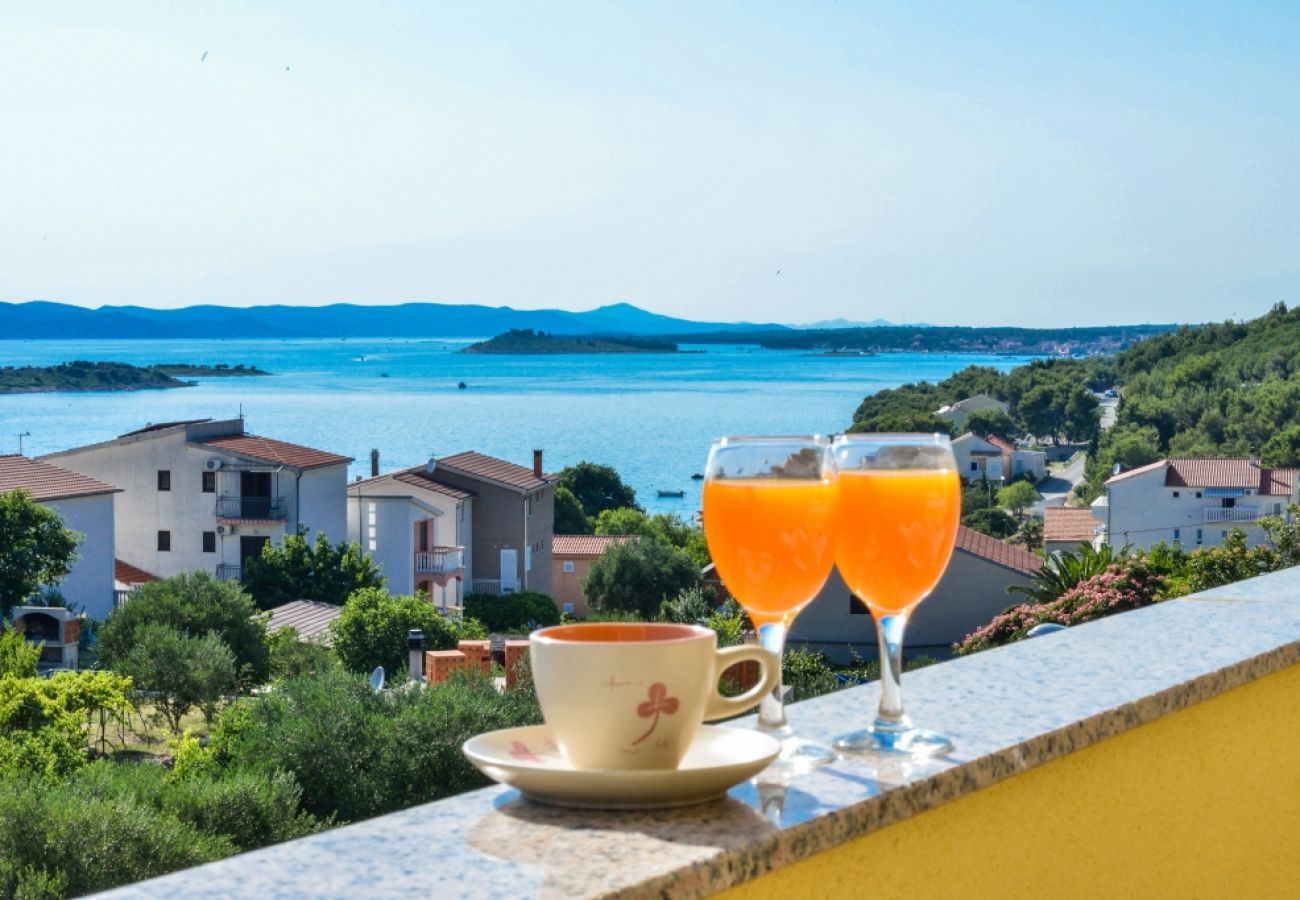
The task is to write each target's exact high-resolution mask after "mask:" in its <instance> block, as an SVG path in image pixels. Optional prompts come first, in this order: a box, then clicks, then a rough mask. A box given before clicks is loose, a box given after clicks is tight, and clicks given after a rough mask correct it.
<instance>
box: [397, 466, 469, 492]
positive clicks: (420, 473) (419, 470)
mask: <svg viewBox="0 0 1300 900" xmlns="http://www.w3.org/2000/svg"><path fill="white" fill-rule="evenodd" d="M393 480H394V481H400V482H401V483H402V484H409V485H411V486H412V487H418V488H423V489H424V490H426V491H434V492H436V493H439V494H444V495H446V496H448V497H451V498H453V499H455V500H465V499H467V498H469V497H473V496H474V492H473V491H462V490H461V489H460V488H454V487H452V486H451V485H448V484H443V483H442V482H440V481H435V480H434V478H433V476H432V475H430V474H429V473H428V472H426V471H425V470H424V466H416V467H415V468H413V469H407V470H406V471H404V472H397V473H394V475H393Z"/></svg>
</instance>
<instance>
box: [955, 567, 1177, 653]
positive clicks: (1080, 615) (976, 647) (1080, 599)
mask: <svg viewBox="0 0 1300 900" xmlns="http://www.w3.org/2000/svg"><path fill="white" fill-rule="evenodd" d="M1163 585H1164V577H1163V576H1162V575H1159V574H1157V573H1156V572H1155V571H1153V570H1152V567H1151V565H1150V564H1149V563H1148V562H1147V561H1146V559H1144V558H1142V557H1125V558H1122V559H1119V560H1116V561H1115V562H1113V563H1111V564H1110V565H1109V566H1107V567H1106V568H1105V570H1103V571H1102V572H1101V573H1100V574H1097V575H1094V576H1092V577H1091V578H1089V579H1087V580H1085V581H1081V582H1079V583H1078V584H1077V585H1076V586H1074V587H1073V588H1071V589H1070V590H1068V591H1066V592H1065V593H1064V594H1062V595H1061V596H1060V597H1058V598H1056V599H1055V600H1052V601H1050V602H1048V603H1022V604H1020V605H1019V606H1015V607H1012V608H1011V609H1008V610H1007V611H1006V612H1004V613H1002V614H1000V615H998V616H997V617H996V618H994V619H993V621H992V622H990V623H989V624H987V625H985V626H983V627H982V628H979V629H977V630H976V631H974V632H973V633H971V634H968V635H967V636H966V639H965V640H963V641H962V642H961V643H959V644H955V645H954V646H953V650H954V652H956V653H957V655H958V656H965V655H967V654H970V653H977V652H979V651H980V650H987V649H989V648H990V647H1000V646H1002V645H1003V644H1009V643H1011V642H1012V641H1018V640H1021V639H1022V638H1024V637H1025V635H1026V633H1027V632H1028V631H1029V630H1030V629H1031V628H1033V627H1034V626H1035V625H1041V624H1043V623H1044V622H1053V623H1056V624H1058V625H1079V624H1082V623H1084V622H1091V621H1092V620H1093V619H1100V618H1102V617H1103V616H1109V615H1111V614H1113V613H1118V612H1125V611H1126V610H1130V609H1137V608H1138V607H1141V606H1149V605H1151V604H1152V603H1154V602H1156V600H1157V599H1158V598H1159V596H1160V591H1161V588H1162V587H1163Z"/></svg>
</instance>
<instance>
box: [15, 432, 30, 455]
mask: <svg viewBox="0 0 1300 900" xmlns="http://www.w3.org/2000/svg"><path fill="white" fill-rule="evenodd" d="M31 436H32V433H31V432H30V431H24V432H23V433H22V434H20V435H18V455H19V456H22V455H23V438H25V437H31Z"/></svg>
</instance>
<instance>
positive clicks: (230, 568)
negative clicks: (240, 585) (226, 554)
mask: <svg viewBox="0 0 1300 900" xmlns="http://www.w3.org/2000/svg"><path fill="white" fill-rule="evenodd" d="M243 575H244V567H243V566H238V565H235V564H234V563H221V564H220V565H218V566H217V581H238V580H239V579H240V578H242V577H243Z"/></svg>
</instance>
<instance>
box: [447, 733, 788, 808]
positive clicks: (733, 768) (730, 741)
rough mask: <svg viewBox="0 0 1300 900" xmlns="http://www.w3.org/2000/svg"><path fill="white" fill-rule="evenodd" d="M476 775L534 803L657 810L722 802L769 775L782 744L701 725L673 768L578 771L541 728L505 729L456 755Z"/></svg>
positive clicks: (757, 735) (470, 742)
mask: <svg viewBox="0 0 1300 900" xmlns="http://www.w3.org/2000/svg"><path fill="white" fill-rule="evenodd" d="M461 750H462V751H463V752H464V754H465V756H466V757H467V758H468V759H469V761H470V762H472V763H473V764H474V765H475V766H476V767H478V769H479V771H481V772H482V773H483V774H484V775H486V776H487V777H489V778H491V779H492V780H493V781H499V782H501V783H502V784H508V785H510V786H511V787H513V788H516V789H517V790H519V791H520V792H521V793H522V794H524V796H526V797H528V798H530V799H532V800H536V801H537V802H539V803H550V804H552V805H555V806H577V807H582V808H584V809H661V808H664V807H670V806H689V805H690V804H693V803H703V802H704V801H706V800H712V799H713V798H715V797H721V796H722V795H723V794H725V793H726V792H727V789H728V788H730V787H734V786H735V785H737V784H740V783H741V782H742V781H744V780H745V779H747V778H750V777H752V776H754V775H757V774H758V773H759V772H761V771H763V769H765V768H767V765H768V763H770V762H771V761H772V760H774V759H776V757H777V754H778V753H780V752H781V744H780V742H779V741H777V740H776V739H774V738H771V737H769V736H768V735H766V734H762V733H760V732H757V731H753V730H749V729H740V728H726V727H723V726H718V725H701V726H700V730H699V733H698V734H697V735H696V736H695V742H694V743H693V744H691V748H690V749H689V750H687V751H686V756H685V758H683V759H682V762H681V765H680V766H678V767H677V768H676V769H589V770H582V769H575V768H573V766H571V765H570V764H569V762H568V761H567V760H565V759H564V757H562V756H561V755H560V751H559V749H558V748H557V747H556V746H555V743H554V742H553V741H552V740H551V729H550V728H549V727H548V726H546V725H532V726H529V727H526V728H506V729H503V730H501V731H490V732H488V733H487V734H480V735H479V736H478V737H474V738H470V739H469V740H468V741H466V742H465V746H464V747H462V748H461Z"/></svg>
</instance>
